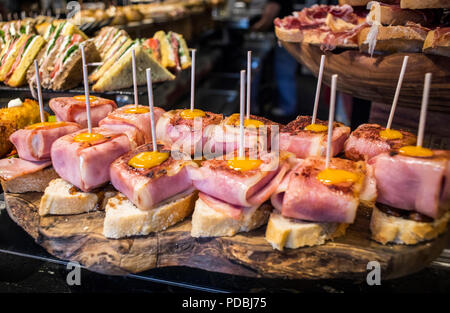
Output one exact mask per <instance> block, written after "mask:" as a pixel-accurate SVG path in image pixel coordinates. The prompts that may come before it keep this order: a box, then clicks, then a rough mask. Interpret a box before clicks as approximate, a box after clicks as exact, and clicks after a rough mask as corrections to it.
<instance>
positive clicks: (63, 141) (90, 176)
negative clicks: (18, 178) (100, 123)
mask: <svg viewBox="0 0 450 313" xmlns="http://www.w3.org/2000/svg"><path fill="white" fill-rule="evenodd" d="M86 131H87V130H86V129H83V130H81V131H78V132H76V133H72V134H69V135H66V136H63V137H61V138H59V139H57V140H56V141H55V142H54V143H53V146H52V149H51V157H52V161H53V167H54V169H55V171H56V172H57V173H58V175H59V176H61V178H63V179H65V180H66V181H68V182H70V183H71V184H73V185H75V186H76V187H78V188H80V189H81V190H82V191H85V192H88V191H90V190H92V189H94V188H96V187H99V186H101V185H103V184H105V183H107V182H108V181H109V180H110V176H109V166H110V164H111V163H112V162H113V161H114V160H115V159H117V158H118V157H119V156H121V155H123V154H125V153H126V152H128V151H129V150H130V149H131V147H132V145H131V142H130V141H129V139H128V137H127V136H126V135H125V134H117V133H113V132H111V131H109V130H105V129H102V128H94V129H93V132H95V133H100V134H103V135H105V136H112V137H113V139H110V140H107V141H105V142H103V143H99V144H96V145H94V146H90V147H87V148H82V143H78V142H74V141H73V139H72V138H73V137H74V136H75V135H77V134H79V133H82V132H86Z"/></svg>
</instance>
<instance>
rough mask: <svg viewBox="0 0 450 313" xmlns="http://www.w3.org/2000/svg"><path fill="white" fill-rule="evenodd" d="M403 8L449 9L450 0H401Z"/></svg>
mask: <svg viewBox="0 0 450 313" xmlns="http://www.w3.org/2000/svg"><path fill="white" fill-rule="evenodd" d="M400 7H401V8H402V9H448V8H450V0H426V1H423V0H400Z"/></svg>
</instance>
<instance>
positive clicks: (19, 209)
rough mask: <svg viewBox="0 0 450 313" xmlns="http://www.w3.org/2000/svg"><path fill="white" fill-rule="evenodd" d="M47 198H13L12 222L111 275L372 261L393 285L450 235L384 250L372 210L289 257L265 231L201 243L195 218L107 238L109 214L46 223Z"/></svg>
mask: <svg viewBox="0 0 450 313" xmlns="http://www.w3.org/2000/svg"><path fill="white" fill-rule="evenodd" d="M41 196H42V193H25V194H10V193H5V201H6V208H7V211H8V214H9V216H10V217H11V218H12V219H13V220H14V221H15V222H16V223H17V224H18V225H20V226H21V227H22V228H23V229H24V230H25V231H26V232H27V233H28V234H29V235H31V236H32V237H33V238H34V239H35V240H36V242H37V243H38V244H40V245H41V246H42V247H44V248H45V249H46V250H47V251H48V252H49V253H50V254H52V255H53V256H55V257H57V258H60V259H63V260H68V261H69V260H70V261H76V262H79V263H80V264H82V265H83V266H85V267H86V268H87V269H89V270H92V271H95V272H99V273H103V274H109V275H126V274H128V273H138V272H142V271H145V270H149V269H153V268H158V267H166V266H188V267H194V268H200V269H204V270H208V271H213V272H221V273H228V274H233V275H242V276H249V277H265V278H289V279H332V278H342V279H354V280H365V277H366V275H367V273H368V270H367V264H368V262H370V261H378V262H379V263H380V265H381V277H382V279H390V278H396V277H400V276H404V275H407V274H410V273H413V272H416V271H419V270H420V269H422V268H424V267H425V266H426V265H428V264H429V263H430V262H431V261H432V260H433V259H435V258H436V257H438V256H439V254H440V253H441V251H442V250H443V249H444V248H445V245H446V243H447V240H448V237H449V233H450V232H448V231H447V232H446V233H445V234H444V235H442V236H440V237H438V238H437V239H435V240H433V241H430V242H427V243H423V244H419V245H414V246H402V245H387V246H383V245H380V244H378V243H376V242H374V241H372V240H370V230H369V220H370V210H368V209H365V208H362V209H361V210H359V212H358V216H357V219H356V221H355V223H354V224H352V225H351V226H350V227H349V228H348V230H347V234H346V235H345V236H344V237H341V238H337V239H336V240H335V241H333V242H328V243H327V244H324V245H321V246H315V247H305V248H299V249H285V250H284V251H282V252H281V251H277V250H273V249H272V247H271V245H270V244H269V243H267V242H266V241H265V239H264V232H265V226H263V227H261V228H259V229H257V230H254V231H252V232H249V233H243V234H238V235H236V236H233V237H222V238H202V239H197V238H193V237H191V236H190V229H191V221H190V219H188V220H185V221H184V222H181V223H179V224H177V225H175V226H173V227H170V228H169V229H167V230H165V231H162V232H159V233H154V234H150V235H148V236H143V237H132V238H127V239H119V240H117V239H107V238H105V237H104V236H103V235H102V228H103V219H104V215H105V213H104V212H102V211H97V212H92V213H86V214H79V215H71V216H50V217H40V216H39V215H38V213H37V211H38V207H39V202H40V198H41Z"/></svg>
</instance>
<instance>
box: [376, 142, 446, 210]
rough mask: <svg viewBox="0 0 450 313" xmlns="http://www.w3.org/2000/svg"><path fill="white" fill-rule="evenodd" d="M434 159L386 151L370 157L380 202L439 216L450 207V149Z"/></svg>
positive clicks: (435, 152) (441, 152)
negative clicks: (449, 182)
mask: <svg viewBox="0 0 450 313" xmlns="http://www.w3.org/2000/svg"><path fill="white" fill-rule="evenodd" d="M433 152H434V155H433V156H432V157H430V158H415V157H410V156H405V155H400V154H395V153H382V154H379V155H377V156H375V157H374V158H372V159H370V160H369V163H370V164H372V166H373V167H374V174H375V178H376V181H377V187H378V198H377V202H380V203H382V204H386V205H389V206H392V207H394V208H397V209H402V210H408V211H415V212H418V213H421V214H424V215H427V216H429V217H431V218H438V217H440V216H441V215H442V213H443V212H444V210H448V208H449V199H450V197H449V194H450V186H449V184H448V181H449V179H450V176H449V174H450V173H449V166H450V162H449V160H450V152H449V151H439V150H434V151H433Z"/></svg>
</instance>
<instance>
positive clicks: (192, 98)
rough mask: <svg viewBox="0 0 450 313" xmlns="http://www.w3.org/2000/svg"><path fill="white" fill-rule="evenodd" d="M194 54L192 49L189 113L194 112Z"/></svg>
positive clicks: (194, 51)
mask: <svg viewBox="0 0 450 313" xmlns="http://www.w3.org/2000/svg"><path fill="white" fill-rule="evenodd" d="M195 53H196V50H195V49H192V65H191V111H193V110H194V90H195Z"/></svg>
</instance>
